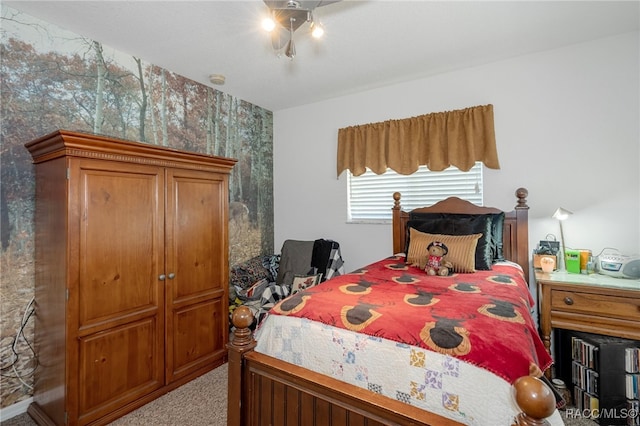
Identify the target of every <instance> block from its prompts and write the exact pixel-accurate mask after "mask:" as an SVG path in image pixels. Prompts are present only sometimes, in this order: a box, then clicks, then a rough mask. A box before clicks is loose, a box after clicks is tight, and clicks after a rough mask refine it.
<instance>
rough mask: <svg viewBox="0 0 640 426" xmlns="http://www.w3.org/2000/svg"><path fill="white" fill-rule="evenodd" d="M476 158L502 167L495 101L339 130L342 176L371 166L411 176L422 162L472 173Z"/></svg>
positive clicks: (439, 168) (377, 169)
mask: <svg viewBox="0 0 640 426" xmlns="http://www.w3.org/2000/svg"><path fill="white" fill-rule="evenodd" d="M476 161H482V162H483V163H484V165H485V166H487V167H489V168H491V169H499V168H500V164H499V163H498V152H497V150H496V135H495V130H494V128H493V105H483V106H475V107H471V108H466V109H461V110H455V111H447V112H435V113H432V114H425V115H421V116H418V117H412V118H407V119H403V120H388V121H384V122H380V123H372V124H363V125H360V126H351V127H346V128H343V129H339V130H338V176H340V174H341V173H342V172H343V171H344V170H346V169H349V170H351V173H353V174H354V175H355V176H359V175H361V174H363V173H364V172H365V171H366V168H367V167H368V168H370V169H371V170H372V171H373V172H374V173H376V174H382V173H384V172H385V171H386V170H387V168H390V169H393V170H395V171H396V172H397V173H400V174H402V175H410V174H412V173H414V172H415V171H416V170H418V166H420V165H426V166H427V167H428V168H429V170H433V171H440V170H444V169H446V168H447V167H449V166H456V167H457V168H458V169H460V170H462V171H468V170H469V169H471V167H473V165H474V163H475V162H476Z"/></svg>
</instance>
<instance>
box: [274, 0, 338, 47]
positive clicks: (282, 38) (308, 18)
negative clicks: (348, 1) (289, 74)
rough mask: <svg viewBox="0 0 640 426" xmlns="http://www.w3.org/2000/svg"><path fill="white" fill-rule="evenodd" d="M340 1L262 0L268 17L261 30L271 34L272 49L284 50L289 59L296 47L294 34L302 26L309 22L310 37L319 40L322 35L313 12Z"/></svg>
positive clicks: (322, 29)
mask: <svg viewBox="0 0 640 426" xmlns="http://www.w3.org/2000/svg"><path fill="white" fill-rule="evenodd" d="M338 1H340V0H337V1H332V0H322V1H295V0H286V1H275V0H264V2H265V4H266V5H267V7H268V8H269V12H270V16H269V17H268V18H266V19H265V20H264V21H262V28H263V29H264V30H266V31H268V32H270V33H271V44H272V46H273V49H274V50H276V51H280V50H281V49H283V48H284V54H285V56H286V57H288V58H289V59H293V58H294V57H295V55H296V47H295V44H294V41H293V34H294V32H295V31H296V30H297V29H298V28H300V27H301V26H302V25H303V24H305V23H307V22H309V23H310V26H309V28H310V30H311V35H312V36H313V37H314V38H321V37H322V35H323V34H324V28H323V27H322V25H321V24H320V23H319V22H317V21H316V20H314V17H313V11H314V10H315V9H316V8H317V7H320V6H326V5H328V4H331V3H337V2H338Z"/></svg>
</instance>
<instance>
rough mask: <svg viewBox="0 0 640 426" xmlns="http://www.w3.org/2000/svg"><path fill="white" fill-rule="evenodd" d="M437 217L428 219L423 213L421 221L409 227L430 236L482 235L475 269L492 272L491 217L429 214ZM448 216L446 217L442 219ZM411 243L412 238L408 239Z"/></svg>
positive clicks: (477, 247) (411, 222) (413, 221)
mask: <svg viewBox="0 0 640 426" xmlns="http://www.w3.org/2000/svg"><path fill="white" fill-rule="evenodd" d="M428 214H429V215H434V216H435V217H427V218H425V219H426V220H425V219H423V218H424V216H425V215H427V214H425V213H423V214H422V215H420V220H409V221H408V222H407V227H408V228H409V229H411V228H415V229H416V230H418V231H420V232H424V233H428V234H444V235H470V234H482V236H481V237H480V239H479V240H478V244H477V246H476V252H475V256H474V257H475V269H476V270H480V271H488V270H491V265H492V264H493V250H492V246H493V245H492V242H493V237H492V235H493V231H492V230H493V222H492V218H491V217H490V216H489V215H484V214H483V215H454V214H445V213H428ZM442 215H446V217H442ZM408 240H409V243H410V242H411V236H409V238H408Z"/></svg>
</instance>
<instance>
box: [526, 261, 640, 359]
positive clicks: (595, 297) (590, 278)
mask: <svg viewBox="0 0 640 426" xmlns="http://www.w3.org/2000/svg"><path fill="white" fill-rule="evenodd" d="M536 282H537V284H538V300H539V306H540V334H541V337H542V340H543V342H544V345H545V347H546V348H547V351H549V353H550V354H551V355H552V356H553V354H552V353H551V331H552V329H554V328H561V329H567V330H575V331H583V332H587V333H596V334H603V335H607V336H614V337H622V338H625V339H633V340H640V280H630V279H625V278H613V277H609V276H606V275H600V274H590V275H584V274H570V273H567V272H551V273H544V272H541V271H536Z"/></svg>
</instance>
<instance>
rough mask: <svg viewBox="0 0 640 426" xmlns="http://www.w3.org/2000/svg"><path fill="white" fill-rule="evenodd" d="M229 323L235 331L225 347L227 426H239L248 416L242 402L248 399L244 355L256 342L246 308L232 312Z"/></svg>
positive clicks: (251, 317)
mask: <svg viewBox="0 0 640 426" xmlns="http://www.w3.org/2000/svg"><path fill="white" fill-rule="evenodd" d="M231 321H232V323H233V325H234V326H235V328H236V329H235V332H234V333H233V334H232V336H231V341H230V342H229V344H228V345H227V349H228V351H229V372H228V379H227V380H228V389H229V394H228V402H227V425H229V426H241V425H246V424H248V419H247V416H248V415H249V413H248V412H247V405H248V404H243V401H248V398H249V397H250V392H249V389H247V387H248V380H245V375H246V372H245V369H244V354H245V353H246V352H249V351H252V350H253V348H255V346H256V341H255V340H253V335H252V333H251V330H250V329H249V326H250V325H251V323H252V322H253V314H252V312H251V310H250V309H249V308H247V307H246V306H239V307H237V308H236V309H235V310H234V311H233V314H232V315H231ZM243 405H244V407H243Z"/></svg>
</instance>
